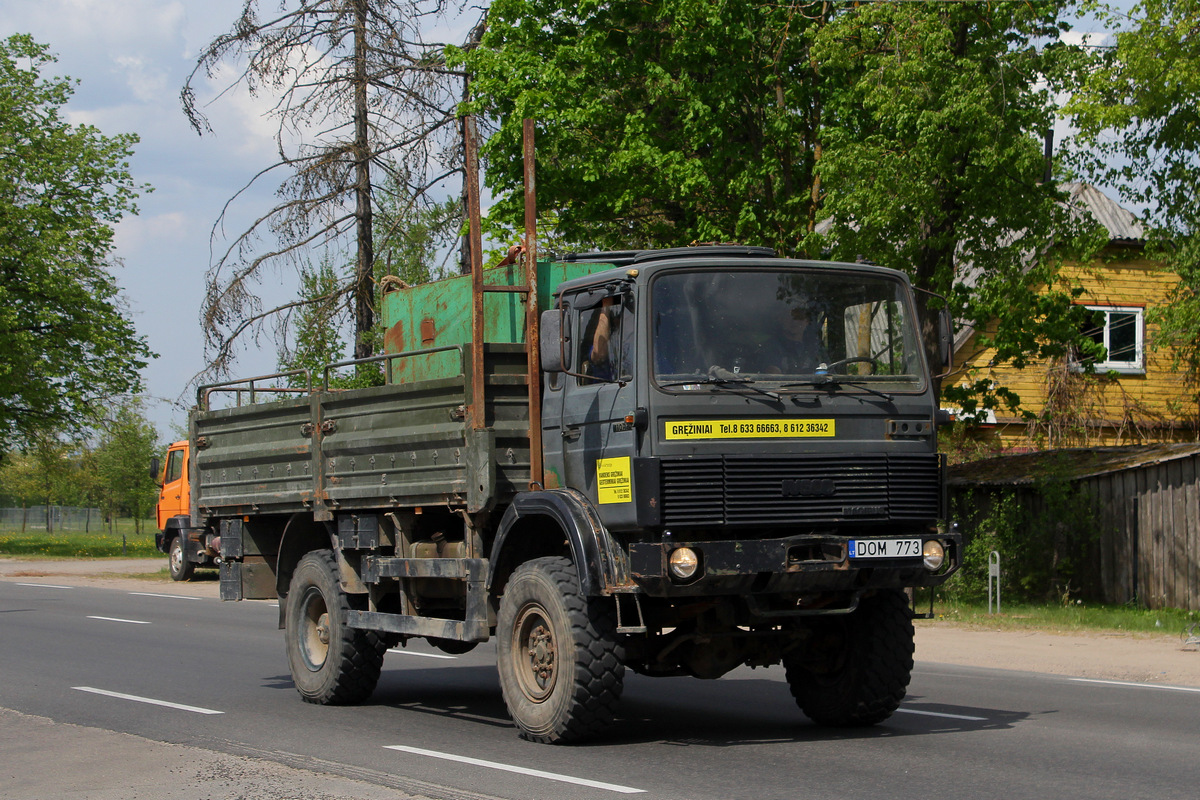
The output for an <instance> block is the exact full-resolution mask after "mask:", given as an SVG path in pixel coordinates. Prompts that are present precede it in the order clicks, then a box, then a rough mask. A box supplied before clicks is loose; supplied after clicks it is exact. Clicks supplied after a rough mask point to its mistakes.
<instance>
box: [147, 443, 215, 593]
mask: <svg viewBox="0 0 1200 800" xmlns="http://www.w3.org/2000/svg"><path fill="white" fill-rule="evenodd" d="M157 461H158V459H155V462H157ZM152 471H153V473H154V476H155V478H156V479H157V481H158V483H159V485H160V489H159V492H158V505H157V507H156V509H155V510H156V512H157V517H158V530H159V532H158V533H156V534H155V535H154V544H155V546H156V547H157V548H158V549H159V550H160V551H162V552H164V553H166V554H167V558H168V565H169V567H170V571H171V578H172V579H173V580H177V581H186V580H188V579H189V578H191V577H192V573H193V572H195V569H196V567H197V566H214V565H215V564H216V556H217V551H215V550H213V549H212V548H211V547H209V546H208V545H209V543H207V542H205V541H204V531H203V530H202V529H199V528H196V529H193V528H192V527H191V520H192V517H191V511H190V506H189V504H190V497H191V489H190V486H189V483H188V442H187V440H186V439H185V440H183V441H181V442H175V443H174V444H172V445H170V446H169V447H168V448H167V457H166V463H165V464H163V465H162V467H161V470H160V467H159V465H158V464H157V463H155V464H154V466H153V469H152Z"/></svg>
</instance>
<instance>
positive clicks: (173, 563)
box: [167, 535, 196, 581]
mask: <svg viewBox="0 0 1200 800" xmlns="http://www.w3.org/2000/svg"><path fill="white" fill-rule="evenodd" d="M167 569H168V570H169V571H170V573H171V580H173V581H186V580H189V579H190V578H191V577H192V573H194V572H195V571H196V565H195V564H194V563H192V562H191V561H188V560H187V559H186V558H184V556H183V536H181V535H180V536H173V537H171V546H170V547H169V548H167Z"/></svg>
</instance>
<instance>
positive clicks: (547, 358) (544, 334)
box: [538, 308, 566, 372]
mask: <svg viewBox="0 0 1200 800" xmlns="http://www.w3.org/2000/svg"><path fill="white" fill-rule="evenodd" d="M565 350H566V348H565V347H564V346H563V311H562V309H561V308H552V309H550V310H548V311H543V312H542V318H541V321H540V322H539V329H538V352H539V354H540V356H541V359H542V369H543V370H545V371H546V372H562V371H563V370H564V369H565V368H566V367H565V365H564V364H563V353H564V351H565Z"/></svg>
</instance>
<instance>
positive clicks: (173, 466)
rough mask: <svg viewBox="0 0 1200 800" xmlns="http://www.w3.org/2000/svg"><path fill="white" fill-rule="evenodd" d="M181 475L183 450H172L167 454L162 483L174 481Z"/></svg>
mask: <svg viewBox="0 0 1200 800" xmlns="http://www.w3.org/2000/svg"><path fill="white" fill-rule="evenodd" d="M182 477H183V451H182V450H172V451H171V452H170V453H168V454H167V472H166V475H165V476H164V478H163V483H174V482H175V481H177V480H179V479H180V478H182Z"/></svg>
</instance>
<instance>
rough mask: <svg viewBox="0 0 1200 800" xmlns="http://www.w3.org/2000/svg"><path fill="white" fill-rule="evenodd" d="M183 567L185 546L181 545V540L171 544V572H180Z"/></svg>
mask: <svg viewBox="0 0 1200 800" xmlns="http://www.w3.org/2000/svg"><path fill="white" fill-rule="evenodd" d="M182 567H183V548H182V547H180V546H179V540H175V542H174V543H173V544H172V545H171V572H179V570H180V569H181V568H182Z"/></svg>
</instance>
